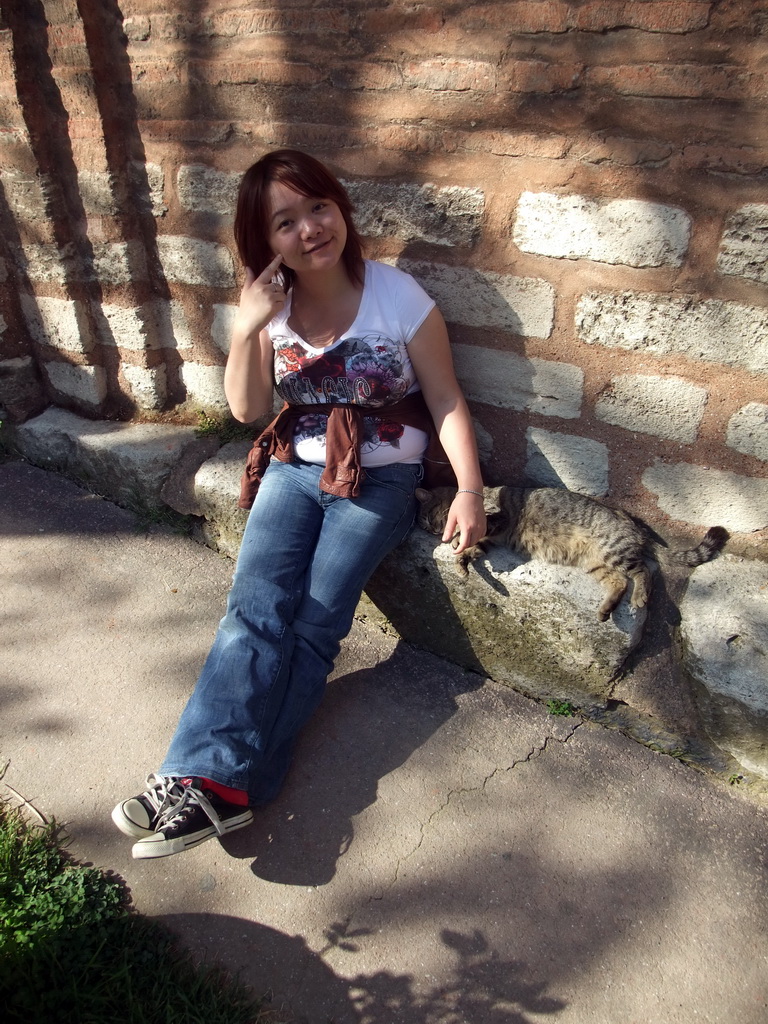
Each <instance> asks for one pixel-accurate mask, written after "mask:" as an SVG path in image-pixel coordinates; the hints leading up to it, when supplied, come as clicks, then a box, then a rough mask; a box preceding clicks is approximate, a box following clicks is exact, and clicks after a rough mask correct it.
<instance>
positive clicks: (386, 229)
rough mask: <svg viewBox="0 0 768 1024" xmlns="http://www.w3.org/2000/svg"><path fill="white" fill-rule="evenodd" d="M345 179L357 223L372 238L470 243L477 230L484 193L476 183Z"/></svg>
mask: <svg viewBox="0 0 768 1024" xmlns="http://www.w3.org/2000/svg"><path fill="white" fill-rule="evenodd" d="M343 184H344V186H345V188H346V190H347V192H348V193H349V197H350V199H351V200H352V203H353V205H354V207H355V224H356V225H357V228H358V230H359V231H360V234H362V235H367V236H368V237H370V238H378V237H381V236H393V237H395V238H402V239H403V240H405V241H410V240H411V239H418V240H419V241H422V242H431V243H432V244H433V245H472V244H473V243H474V241H475V240H476V237H477V235H478V233H479V231H480V224H481V221H482V216H483V210H484V208H485V194H484V193H483V191H482V190H481V189H479V188H460V187H458V186H448V187H444V188H441V187H438V186H437V185H432V184H425V185H412V184H397V183H394V182H388V181H345V182H343Z"/></svg>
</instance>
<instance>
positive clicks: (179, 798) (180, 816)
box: [155, 780, 225, 836]
mask: <svg viewBox="0 0 768 1024" xmlns="http://www.w3.org/2000/svg"><path fill="white" fill-rule="evenodd" d="M175 781H176V782H178V780H175ZM179 786H180V787H181V784H180V783H179ZM181 788H183V790H184V792H183V793H181V794H180V795H178V794H177V792H175V793H172V794H171V798H172V800H173V803H171V804H170V805H169V806H168V807H166V808H165V810H164V811H162V812H161V813H160V816H159V818H158V821H157V825H156V826H155V831H156V832H159V831H160V830H161V829H162V828H163V827H164V826H165V825H175V824H176V822H177V821H183V820H184V818H186V816H187V814H188V813H189V811H191V810H192V808H193V807H200V808H202V810H203V811H204V812H205V814H206V815H207V816H208V818H209V820H210V822H211V824H212V825H213V827H214V828H215V829H216V832H217V834H218V835H220V836H223V835H224V832H225V828H224V825H223V824H222V822H221V818H219V816H218V814H217V813H216V811H215V810H214V809H213V807H212V806H211V802H210V800H208V798H207V797H206V795H205V793H203V792H202V791H201V790H199V789H197V788H196V787H195V786H189V785H187V786H183V787H181Z"/></svg>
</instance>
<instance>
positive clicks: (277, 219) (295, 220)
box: [267, 181, 347, 275]
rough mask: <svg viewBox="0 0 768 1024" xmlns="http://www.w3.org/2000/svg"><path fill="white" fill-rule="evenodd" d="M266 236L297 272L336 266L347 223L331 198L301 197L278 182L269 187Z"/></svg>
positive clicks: (287, 263) (275, 250)
mask: <svg viewBox="0 0 768 1024" xmlns="http://www.w3.org/2000/svg"><path fill="white" fill-rule="evenodd" d="M268 197H269V222H268V234H267V239H268V241H269V244H270V246H271V248H272V251H273V252H274V254H275V255H277V254H278V253H279V254H280V255H281V256H282V257H283V263H284V264H285V265H286V266H287V267H290V268H291V270H293V271H295V273H296V274H299V275H301V274H306V273H309V272H313V271H319V270H329V269H332V268H333V267H335V266H336V264H337V263H338V262H339V260H340V259H341V255H342V253H343V252H344V246H345V245H346V244H347V225H346V224H345V223H344V218H343V217H342V215H341V210H340V209H339V207H338V206H337V205H336V203H334V202H333V200H332V199H323V198H322V197H317V196H303V195H301V194H300V193H298V192H294V191H293V189H291V188H288V186H287V185H283V184H282V183H281V182H279V181H273V182H272V184H271V185H270V186H269V193H268Z"/></svg>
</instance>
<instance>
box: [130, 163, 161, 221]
mask: <svg viewBox="0 0 768 1024" xmlns="http://www.w3.org/2000/svg"><path fill="white" fill-rule="evenodd" d="M128 177H129V179H130V182H131V187H132V188H133V190H134V193H135V194H136V195H137V196H138V197H139V200H140V201H143V202H145V203H146V205H147V206H148V207H149V208H150V209H151V211H152V215H153V216H154V217H162V216H164V215H165V214H166V213H167V212H168V207H167V206H166V203H165V174H164V173H163V169H162V167H161V166H160V165H159V164H153V163H144V162H143V161H142V160H132V161H131V162H130V163H129V164H128Z"/></svg>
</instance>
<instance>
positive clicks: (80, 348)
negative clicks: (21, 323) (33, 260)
mask: <svg viewBox="0 0 768 1024" xmlns="http://www.w3.org/2000/svg"><path fill="white" fill-rule="evenodd" d="M20 299H21V308H22V310H23V311H24V318H25V320H26V321H27V326H28V327H29V333H30V334H31V335H32V337H33V338H34V339H35V341H36V342H37V343H38V344H40V345H50V346H52V347H53V348H58V349H62V350H63V351H65V352H78V353H80V354H82V355H84V354H85V353H87V352H89V351H90V350H91V349H92V348H93V339H92V338H91V335H90V332H89V330H88V327H87V324H86V322H85V318H84V316H83V315H82V313H81V310H80V309H79V304H78V302H76V301H75V300H73V299H53V298H48V297H45V296H42V297H37V296H34V295H22V296H20ZM81 323H82V325H83V326H82V329H81Z"/></svg>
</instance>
